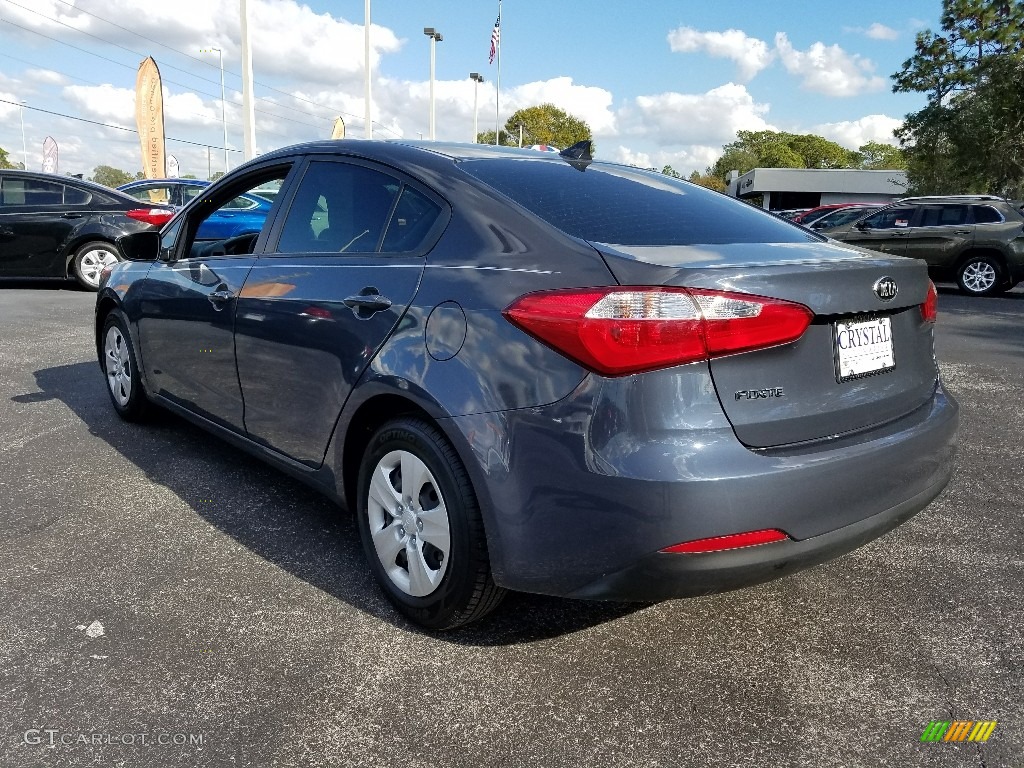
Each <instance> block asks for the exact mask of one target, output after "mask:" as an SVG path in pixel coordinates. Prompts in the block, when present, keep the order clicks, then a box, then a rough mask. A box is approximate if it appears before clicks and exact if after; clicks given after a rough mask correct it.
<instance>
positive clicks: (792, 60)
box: [775, 32, 886, 96]
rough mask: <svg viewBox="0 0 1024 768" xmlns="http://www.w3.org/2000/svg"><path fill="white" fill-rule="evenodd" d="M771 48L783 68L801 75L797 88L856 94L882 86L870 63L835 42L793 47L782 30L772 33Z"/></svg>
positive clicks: (848, 94)
mask: <svg viewBox="0 0 1024 768" xmlns="http://www.w3.org/2000/svg"><path fill="white" fill-rule="evenodd" d="M775 49H776V51H777V52H778V55H779V59H780V61H782V64H783V66H785V68H786V71H788V72H789V73H790V74H792V75H797V76H799V77H801V78H802V82H801V87H802V88H804V89H806V90H808V91H815V92H817V93H823V94H825V95H826V96H858V95H861V94H863V93H866V92H871V91H880V90H884V88H885V84H886V83H885V79H884V78H881V77H878V76H876V75H873V74H872V72H873V71H874V64H873V63H872V62H871V61H870V59H866V58H864V57H863V56H860V55H858V54H850V53H847V52H846V51H844V50H843V49H842V48H840V47H839V46H838V45H828V46H827V45H825V44H824V43H820V42H819V43H814V44H813V45H812V46H811V47H810V48H808V49H807V50H806V51H798V50H796V49H795V48H794V47H793V45H792V43H790V42H789V38H788V37H787V36H786V33H785V32H778V33H776V35H775Z"/></svg>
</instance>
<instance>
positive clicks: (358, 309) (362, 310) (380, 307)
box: [344, 286, 392, 319]
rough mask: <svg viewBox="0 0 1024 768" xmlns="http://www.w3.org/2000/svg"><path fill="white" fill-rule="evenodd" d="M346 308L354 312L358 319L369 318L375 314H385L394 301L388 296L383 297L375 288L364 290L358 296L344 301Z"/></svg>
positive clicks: (369, 287)
mask: <svg viewBox="0 0 1024 768" xmlns="http://www.w3.org/2000/svg"><path fill="white" fill-rule="evenodd" d="M344 302H345V306H346V307H348V308H349V309H351V310H353V311H354V312H355V313H356V316H357V317H361V318H364V319H365V318H368V317H370V315H372V314H374V313H375V312H383V311H384V310H385V309H390V308H391V304H392V301H391V299H389V298H388V297H387V296H381V295H380V292H379V291H378V290H377V289H376V288H374V287H373V286H367V287H366V288H363V290H361V291H360V292H359V293H358V294H357V295H355V296H349V297H348V298H347V299H345V300H344Z"/></svg>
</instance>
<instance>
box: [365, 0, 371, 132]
mask: <svg viewBox="0 0 1024 768" xmlns="http://www.w3.org/2000/svg"><path fill="white" fill-rule="evenodd" d="M363 49H364V51H363V54H364V56H365V57H366V138H368V139H372V138H373V119H372V117H373V100H372V99H371V97H370V0H366V7H365V8H363Z"/></svg>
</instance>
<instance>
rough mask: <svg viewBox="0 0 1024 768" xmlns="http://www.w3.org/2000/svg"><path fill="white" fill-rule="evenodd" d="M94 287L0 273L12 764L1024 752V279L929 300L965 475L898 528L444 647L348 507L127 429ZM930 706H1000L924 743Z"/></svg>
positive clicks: (3, 545) (945, 758)
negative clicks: (710, 588) (382, 590)
mask: <svg viewBox="0 0 1024 768" xmlns="http://www.w3.org/2000/svg"><path fill="white" fill-rule="evenodd" d="M1022 288H1024V287H1022ZM92 303H93V295H92V294H88V293H85V292H81V291H79V290H77V289H75V288H72V287H69V286H66V285H64V284H62V283H49V284H46V283H37V282H14V281H10V282H0V329H2V331H3V343H2V344H0V604H2V605H3V607H4V609H3V611H2V613H0V696H2V700H3V702H4V705H5V706H4V707H3V711H4V713H5V716H4V717H3V726H4V731H5V732H4V733H3V734H2V741H0V744H2V748H0V765H2V766H4V767H5V768H6V767H7V766H11V767H12V768H13V767H14V766H17V767H18V768H23V767H25V766H68V767H69V768H79V767H80V766H87V765H93V764H96V765H104V766H147V767H151V766H170V765H181V766H229V765H234V766H280V767H284V766H381V767H382V768H384V767H389V766H396V767H397V766H403V767H406V768H409V767H415V766H531V767H534V766H623V767H625V766H670V765H671V766H684V765H694V766H712V765H714V766H819V767H826V766H837V767H840V766H842V767H844V768H845V767H848V766H879V765H892V766H977V765H980V766H985V767H986V768H995V767H996V766H1007V767H1008V768H1024V717H1022V712H1024V705H1022V697H1024V610H1022V597H1024V525H1022V513H1024V490H1022V488H1024V483H1022V481H1021V456H1022V453H1024V438H1022V435H1024V408H1022V407H1021V401H1022V393H1024V291H1022V289H1021V288H1018V289H1017V290H1016V291H1015V292H1013V293H1012V294H1010V295H1008V296H1007V297H1004V298H999V299H972V298H967V297H963V296H960V295H958V294H956V293H954V292H952V291H950V290H945V289H944V290H942V291H941V292H940V304H939V309H940V319H939V330H938V341H937V350H938V355H939V359H940V362H941V366H942V373H943V377H944V379H945V381H946V383H947V385H948V387H949V388H950V390H951V391H952V392H953V393H954V394H955V396H956V397H957V398H958V399H959V401H960V404H961V406H962V431H961V450H960V457H959V461H958V469H957V473H956V475H955V477H954V480H953V482H952V483H951V484H950V486H949V487H948V489H947V490H946V491H945V493H944V494H943V495H942V496H941V497H940V498H939V499H938V500H937V501H936V502H934V503H933V504H932V505H931V506H930V507H929V508H928V509H927V510H925V511H924V512H923V513H921V514H920V515H918V516H917V517H915V518H914V519H912V520H911V521H909V522H908V523H907V524H905V525H903V526H902V527H901V528H899V529H897V530H896V531H894V532H892V533H890V534H889V535H887V536H885V537H883V538H882V539H880V540H877V541H875V542H873V543H871V544H869V545H868V546H866V547H864V548H862V549H861V550H859V551H857V552H855V553H853V554H851V555H848V556H846V557H843V558H840V559H839V560H837V561H834V562H832V563H829V564H826V565H823V566H819V567H817V568H814V569H811V570H810V571H806V572H803V573H801V574H798V575H796V576H792V577H789V578H787V579H785V580H782V581H777V582H774V583H771V584H767V585H763V586H760V587H756V588H752V589H747V590H744V591H739V592H733V593H728V594H723V595H717V596H712V597H706V598H697V599H691V600H685V601H674V602H668V603H663V604H658V605H653V606H635V605H618V604H598V603H584V602H573V601H567V600H557V599H551V598H542V597H535V596H529V595H512V596H510V597H509V598H508V599H507V600H506V602H505V603H504V604H503V606H502V607H501V608H499V610H498V611H497V613H496V614H495V615H493V616H492V617H491V618H489V619H488V620H486V621H485V622H483V623H481V624H479V625H475V626H473V627H471V628H468V629H466V630H463V631H459V632H455V633H450V634H447V635H440V636H431V635H427V634H423V633H421V632H418V631H416V630H413V629H412V628H410V626H409V625H407V624H406V623H405V622H404V621H403V620H402V619H401V618H400V617H399V616H398V615H397V614H396V613H395V612H394V611H392V610H391V608H390V607H389V605H388V604H387V603H386V602H385V601H384V599H383V598H382V596H381V595H380V594H379V592H378V591H377V589H376V587H375V586H374V584H373V583H372V581H371V579H370V577H369V575H368V573H367V570H366V568H365V565H364V560H363V556H362V553H361V551H360V549H359V542H358V536H357V534H356V531H355V528H354V526H353V524H352V522H351V520H350V518H349V517H348V515H347V514H346V513H344V512H340V511H339V510H337V509H336V508H334V507H333V506H332V505H331V504H330V503H328V502H327V501H325V500H323V499H321V498H320V497H318V496H317V495H315V494H314V493H313V492H311V491H309V490H307V489H306V488H304V487H303V486H300V485H298V484H297V483H295V482H293V481H291V480H290V479H288V478H287V477H285V476H284V475H281V474H279V473H277V472H276V471H274V470H271V469H268V468H267V467H266V466H264V465H263V464H261V463H259V462H257V461H256V460H254V459H250V458H248V457H247V456H245V455H244V454H242V453H240V452H238V451H236V450H234V449H232V448H229V447H228V446H226V445H225V444H222V443H220V442H218V441H217V440H215V439H213V438H211V437H209V436H207V435H206V434H205V433H202V432H200V431H199V430H198V429H196V428H194V427H192V426H190V425H189V424H187V423H186V422H184V421H182V420H180V419H178V418H176V417H173V416H170V415H166V414H165V415H160V416H158V417H157V418H156V419H155V421H154V422H153V423H151V424H149V425H147V426H144V427H139V426H133V425H128V424H125V423H122V422H121V421H119V420H118V419H117V417H116V416H115V415H114V412H113V410H112V408H111V407H110V404H109V402H108V398H107V394H106V391H105V389H104V387H105V384H104V381H103V378H102V376H101V374H100V372H99V368H98V367H97V364H96V362H95V351H94V348H93V342H92V337H91V330H90V323H91V316H92ZM865 482H866V483H869V482H871V479H870V478H865ZM823 503H828V500H827V499H825V500H823ZM935 720H970V721H982V720H986V721H993V720H994V721H998V725H997V727H996V728H995V730H994V732H993V733H992V735H991V737H990V738H989V740H988V741H987V742H985V743H983V744H977V743H966V742H965V743H946V742H940V743H922V742H921V741H920V739H921V735H922V732H923V731H924V729H925V727H926V726H928V724H929V722H931V721H935Z"/></svg>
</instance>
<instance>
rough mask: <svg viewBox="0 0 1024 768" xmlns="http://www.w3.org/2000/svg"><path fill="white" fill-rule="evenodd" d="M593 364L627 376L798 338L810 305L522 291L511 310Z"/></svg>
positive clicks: (731, 296) (674, 292)
mask: <svg viewBox="0 0 1024 768" xmlns="http://www.w3.org/2000/svg"><path fill="white" fill-rule="evenodd" d="M503 314H504V315H505V317H506V318H508V320H509V321H510V322H512V323H514V324H515V325H516V326H518V327H519V328H522V329H523V330H524V331H526V332H527V333H529V334H531V335H532V336H535V337H536V338H538V339H540V340H541V341H543V342H544V343H546V344H548V345H550V346H552V347H554V348H555V349H556V350H557V351H559V352H561V353H562V354H564V355H566V356H567V357H570V358H572V359H573V360H575V361H576V362H578V363H580V364H581V365H583V366H585V367H586V368H589V369H590V370H592V371H596V372H597V373H600V374H603V375H606V376H622V375H625V374H630V373H638V372H641V371H650V370H655V369H657V368H667V367H669V366H673V365H683V364H685V363H694V362H699V361H704V360H710V359H711V358H713V357H720V356H722V355H730V354H736V353H738V352H750V351H752V350H755V349H764V348H765V347H773V346H776V345H778V344H786V343H788V342H791V341H795V340H796V339H798V338H800V336H802V335H803V332H804V331H805V330H806V329H807V326H808V325H809V324H810V322H811V319H812V318H813V313H812V312H811V310H810V309H808V308H807V307H805V306H803V305H802V304H796V303H793V302H789V301H782V300H779V299H769V298H765V297H763V296H752V295H748V294H744V293H732V292H728V291H712V290H705V289H703V288H668V287H660V286H655V287H617V286H616V287H608V288H584V289H570V290H558V291H543V292H540V293H529V294H526V295H525V296H521V297H520V298H519V299H517V300H516V301H515V302H513V303H512V304H511V306H509V307H508V308H507V309H506V310H505V311H504V313H503Z"/></svg>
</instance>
